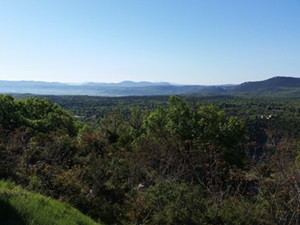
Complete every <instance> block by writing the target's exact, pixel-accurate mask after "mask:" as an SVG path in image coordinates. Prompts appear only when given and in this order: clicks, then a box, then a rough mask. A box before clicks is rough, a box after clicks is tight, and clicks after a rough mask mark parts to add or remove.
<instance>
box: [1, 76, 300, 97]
mask: <svg viewBox="0 0 300 225" xmlns="http://www.w3.org/2000/svg"><path fill="white" fill-rule="evenodd" d="M280 88H284V89H287V90H289V89H299V90H300V78H296V77H286V76H276V77H272V78H269V79H266V80H262V81H248V82H244V83H241V84H238V85H228V84H224V85H182V84H171V83H168V82H148V81H140V82H134V81H129V80H125V81H122V82H119V83H94V82H89V83H83V84H67V83H60V82H45V81H5V80H0V93H2V94H24V93H26V94H38V95H90V96H145V95H148V96H153V95H191V94H220V93H223V94H227V93H228V94H230V93H248V92H249V93H254V92H257V93H270V92H275V91H276V90H278V89H280Z"/></svg>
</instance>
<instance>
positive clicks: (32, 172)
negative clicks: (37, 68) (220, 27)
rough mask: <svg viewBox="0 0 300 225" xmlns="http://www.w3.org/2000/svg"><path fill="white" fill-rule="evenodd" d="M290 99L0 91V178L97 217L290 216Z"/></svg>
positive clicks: (294, 207) (295, 157)
mask: <svg viewBox="0 0 300 225" xmlns="http://www.w3.org/2000/svg"><path fill="white" fill-rule="evenodd" d="M299 135H300V103H299V101H298V99H297V98H292V97H289V98H284V97H283V98H278V97H276V98H275V97H272V96H268V97H266V96H265V97H258V96H251V95H249V96H245V95H234V94H232V95H217V94H215V95H193V96H142V97H138V96H129V97H92V96H50V95H49V96H31V95H14V96H11V95H0V179H1V180H3V181H9V182H14V183H15V184H17V185H20V186H21V187H22V188H24V189H26V190H28V191H32V192H35V193H39V194H42V195H44V196H47V197H51V198H53V199H56V200H59V201H62V202H65V203H68V204H70V205H72V206H74V207H75V208H76V209H78V210H80V211H81V212H82V213H84V214H85V215H87V216H89V217H91V218H92V219H93V220H94V221H96V222H99V223H103V224H158V225H159V224H161V225H166V224H169V225H171V224H178V225H179V224H190V225H196V224H207V225H209V224H210V225H213V224H214V225H219V224H228V225H229V224H244V225H247V224H249V225H250V224H300V211H299V208H300V170H299V169H300V154H299V143H300V142H299V138H298V137H299Z"/></svg>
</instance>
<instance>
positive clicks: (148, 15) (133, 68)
mask: <svg viewBox="0 0 300 225" xmlns="http://www.w3.org/2000/svg"><path fill="white" fill-rule="evenodd" d="M0 43H1V44H0V80H40V81H58V82H76V83H78V82H85V81H93V82H119V81H123V80H133V81H168V82H174V83H182V84H228V83H233V84H237V83H241V82H244V81H251V80H263V79H267V78H270V77H273V76H293V77H300V0H43V1H42V0H26V1H25V0H0Z"/></svg>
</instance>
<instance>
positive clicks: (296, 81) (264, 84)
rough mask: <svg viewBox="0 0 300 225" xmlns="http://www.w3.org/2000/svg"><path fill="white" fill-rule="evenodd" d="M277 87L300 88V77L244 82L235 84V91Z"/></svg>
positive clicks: (263, 89)
mask: <svg viewBox="0 0 300 225" xmlns="http://www.w3.org/2000/svg"><path fill="white" fill-rule="evenodd" d="M278 88H300V78H295V77H273V78H270V79H267V80H263V81H253V82H245V83H242V84H240V85H238V86H236V87H235V88H234V89H233V90H234V91H235V92H253V91H266V90H272V89H278Z"/></svg>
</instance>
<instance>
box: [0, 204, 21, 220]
mask: <svg viewBox="0 0 300 225" xmlns="http://www.w3.org/2000/svg"><path fill="white" fill-rule="evenodd" d="M0 224H3V225H4V224H5V225H26V223H25V222H24V220H23V219H22V217H21V216H20V215H19V214H18V212H17V210H16V209H15V208H13V207H12V206H11V205H10V204H9V203H8V202H6V201H3V200H0Z"/></svg>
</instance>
